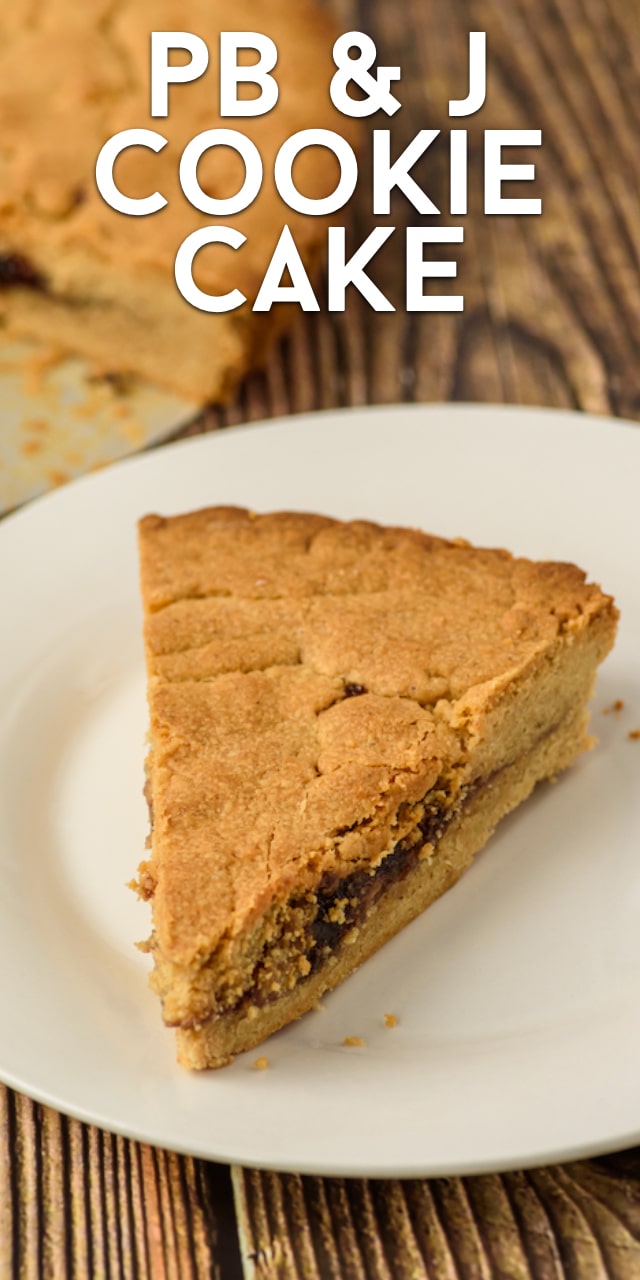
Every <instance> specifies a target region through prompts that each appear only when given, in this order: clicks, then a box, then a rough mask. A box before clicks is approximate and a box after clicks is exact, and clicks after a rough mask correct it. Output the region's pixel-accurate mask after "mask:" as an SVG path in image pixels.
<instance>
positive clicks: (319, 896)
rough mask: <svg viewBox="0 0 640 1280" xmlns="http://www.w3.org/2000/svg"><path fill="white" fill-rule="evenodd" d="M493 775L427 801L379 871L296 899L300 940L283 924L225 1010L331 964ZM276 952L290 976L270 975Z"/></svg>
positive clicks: (263, 1000) (326, 883)
mask: <svg viewBox="0 0 640 1280" xmlns="http://www.w3.org/2000/svg"><path fill="white" fill-rule="evenodd" d="M493 776H494V775H491V777H489V778H484V779H481V780H479V781H478V782H476V783H474V784H473V785H472V786H471V787H467V789H466V790H465V792H464V794H463V796H462V798H461V800H460V801H459V802H458V804H457V805H455V806H454V807H452V808H449V809H443V808H441V807H439V806H438V807H436V806H435V805H434V806H427V807H426V808H425V813H424V816H423V817H422V818H421V819H420V821H419V822H418V823H417V824H416V827H415V828H414V831H413V832H412V833H411V835H410V836H405V837H404V839H403V840H401V841H399V843H398V844H397V845H396V846H395V848H394V849H392V850H391V852H390V853H388V854H387V856H386V857H385V858H384V859H383V860H382V862H381V863H380V864H379V865H378V866H377V867H376V868H375V870H374V871H367V870H362V869H361V870H358V871H353V872H351V874H350V875H348V876H344V877H342V878H338V877H337V876H335V875H333V876H325V877H324V878H323V879H322V880H321V881H320V883H319V886H318V888H317V889H316V891H315V892H314V893H313V894H309V895H307V896H306V897H305V898H300V899H292V900H291V901H290V902H289V904H288V908H287V914H289V915H290V916H291V917H295V916H296V915H297V916H298V918H300V917H305V916H306V923H305V928H304V932H303V934H302V937H301V935H300V933H298V934H297V937H296V943H295V945H294V946H288V939H287V934H286V928H284V929H283V931H282V932H281V933H280V934H279V936H278V937H277V938H274V940H273V941H272V942H271V943H270V944H268V946H267V947H266V948H265V952H264V955H263V957H262V958H261V959H260V961H259V962H258V964H257V966H256V969H255V971H254V977H253V982H252V983H251V986H250V987H249V988H248V989H247V990H246V991H245V992H244V993H243V995H242V996H241V998H240V999H239V1000H236V1001H235V1002H234V1003H233V1005H232V1006H231V1007H227V1008H226V1009H225V1010H224V1014H229V1013H235V1012H237V1011H238V1010H240V1009H242V1008H246V1007H249V1006H251V1005H253V1006H254V1007H258V1008H261V1007H263V1006H264V1005H267V1004H271V1003H273V1001H274V1000H277V999H279V998H281V996H282V995H283V994H285V992H286V991H287V990H291V989H293V987H294V986H298V985H299V983H300V982H304V980H305V979H306V978H308V977H310V976H311V975H312V974H313V973H315V972H317V971H318V970H319V969H321V968H322V967H323V966H324V965H325V964H327V962H328V961H329V960H330V958H331V956H333V955H335V953H336V952H337V951H338V950H339V949H340V948H341V947H342V946H343V945H344V944H345V942H349V941H350V939H349V935H350V934H352V933H353V931H354V930H357V929H358V928H359V927H360V926H361V925H362V924H363V923H364V921H365V920H366V919H367V917H368V915H369V913H370V912H371V910H372V909H373V908H375V906H376V904H377V903H378V902H379V900H380V899H381V898H382V897H383V896H384V894H385V893H386V892H387V891H388V890H389V889H390V888H391V887H392V886H393V885H397V884H399V883H401V882H402V881H403V880H405V879H406V878H407V877H408V876H409V875H410V874H411V872H412V871H413V870H414V868H415V867H416V866H417V864H418V862H420V861H421V860H423V859H424V858H425V851H426V850H428V855H429V856H430V855H431V854H432V852H433V850H434V849H435V847H436V845H437V843H438V841H439V840H440V838H441V836H442V835H443V834H444V831H445V830H446V828H447V827H448V826H449V824H450V823H451V821H452V820H453V818H454V817H456V816H457V815H458V814H459V813H460V811H461V809H462V808H463V807H464V805H465V804H466V803H467V802H468V801H469V800H470V798H471V796H472V795H475V794H476V792H477V791H479V790H480V788H481V787H483V786H486V785H488V783H489V782H490V781H491V780H492V778H493ZM276 952H278V953H280V955H281V956H282V968H283V974H284V973H285V971H286V970H287V968H288V970H289V973H288V977H289V981H283V982H282V983H279V982H276V983H274V982H273V981H272V980H271V979H272V977H273V973H274V963H273V962H274V953H276ZM283 953H284V954H283ZM287 953H288V955H287ZM224 1014H223V1016H224ZM213 1016H215V1015H213Z"/></svg>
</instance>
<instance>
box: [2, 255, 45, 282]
mask: <svg viewBox="0 0 640 1280" xmlns="http://www.w3.org/2000/svg"><path fill="white" fill-rule="evenodd" d="M16 285H22V287H23V288H26V289H41V290H45V289H46V281H45V278H44V276H43V275H42V274H41V272H40V271H37V270H36V268H35V267H34V266H33V265H32V263H30V262H29V259H28V258H24V257H23V256H22V254H19V253H0V289H3V288H4V289H10V288H13V287H14V286H16Z"/></svg>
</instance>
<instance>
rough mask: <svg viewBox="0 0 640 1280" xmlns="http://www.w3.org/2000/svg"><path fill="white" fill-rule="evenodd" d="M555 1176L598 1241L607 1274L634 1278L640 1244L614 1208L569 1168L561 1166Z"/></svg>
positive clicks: (638, 1271) (639, 1268) (626, 1279)
mask: <svg viewBox="0 0 640 1280" xmlns="http://www.w3.org/2000/svg"><path fill="white" fill-rule="evenodd" d="M553 1176H554V1177H555V1180H556V1182H557V1183H558V1185H559V1186H561V1187H562V1189H563V1191H564V1192H565V1193H566V1195H567V1197H568V1198H569V1199H570V1200H571V1201H572V1203H573V1204H574V1205H576V1207H577V1208H578V1209H579V1211H580V1212H581V1213H582V1215H583V1218H584V1220H585V1222H586V1223H587V1225H588V1226H589V1229H590V1231H591V1233H592V1235H593V1237H594V1240H595V1241H596V1242H597V1245H598V1248H599V1250H600V1254H601V1256H602V1258H603V1261H604V1265H605V1269H606V1271H607V1274H608V1275H610V1276H611V1277H613V1278H614V1280H634V1277H635V1276H637V1275H638V1274H640V1244H639V1243H638V1241H637V1240H634V1238H633V1236H632V1235H631V1233H630V1232H629V1231H628V1230H627V1228H626V1226H625V1224H624V1222H623V1221H621V1219H620V1218H619V1217H618V1215H617V1214H616V1212H615V1211H614V1209H613V1208H612V1207H611V1206H610V1205H607V1204H606V1203H605V1202H604V1201H603V1200H602V1198H601V1197H600V1196H597V1195H595V1194H594V1193H593V1191H592V1190H591V1189H589V1188H588V1187H586V1186H584V1185H581V1183H580V1182H579V1181H577V1180H576V1179H575V1178H573V1177H572V1176H571V1173H570V1172H569V1171H568V1170H565V1169H563V1168H562V1167H558V1168H557V1169H555V1170H554V1174H553Z"/></svg>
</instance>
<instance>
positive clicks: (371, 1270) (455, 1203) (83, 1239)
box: [0, 0, 640, 1280]
mask: <svg viewBox="0 0 640 1280" xmlns="http://www.w3.org/2000/svg"><path fill="white" fill-rule="evenodd" d="M333 8H334V10H335V12H336V16H337V18H338V20H339V22H340V24H341V26H342V28H343V29H344V30H348V29H354V28H359V29H365V30H367V31H369V32H370V33H371V34H372V35H374V37H375V38H376V39H377V41H378V46H379V51H380V55H381V59H382V61H383V62H385V63H388V64H395V63H400V64H401V66H402V68H403V73H404V74H403V81H402V89H401V96H402V99H403V102H404V107H403V110H402V111H401V112H400V113H399V115H398V117H396V120H395V122H394V131H395V134H396V140H397V144H398V145H399V144H401V143H402V144H404V143H406V142H407V141H408V140H409V139H410V138H411V137H412V136H413V134H414V133H415V132H417V130H418V129H419V128H422V127H429V126H433V127H437V126H438V125H440V126H442V127H445V128H446V126H447V120H446V102H447V100H448V98H450V97H464V96H465V93H466V86H465V62H466V46H467V32H468V31H469V30H476V29H481V30H486V32H487V36H488V48H489V65H490V71H489V93H488V100H487V104H486V107H485V108H484V110H483V112H482V114H481V115H480V116H479V117H472V118H471V119H469V120H468V121H461V122H460V121H459V122H457V123H458V124H467V125H468V127H469V129H470V131H471V167H472V179H471V186H472V192H473V195H472V202H471V210H472V211H471V214H470V216H469V217H468V218H467V219H466V221H465V241H466V242H465V246H464V249H463V250H462V251H461V252H460V253H459V255H458V256H459V282H460V287H461V290H462V292H463V293H464V295H465V311H464V313H463V314H448V315H447V314H440V315H416V314H414V315H411V316H407V314H406V313H405V311H404V307H403V262H402V237H401V236H400V235H396V236H395V237H394V238H393V240H392V242H391V247H390V249H389V252H388V253H387V254H386V255H384V254H383V255H381V261H380V267H379V270H378V272H377V276H376V278H377V280H378V283H379V284H380V286H381V287H382V288H384V290H385V292H387V294H388V295H389V296H390V297H391V299H392V301H394V303H395V304H396V306H397V307H398V310H397V312H396V313H395V314H376V313H374V312H372V311H371V310H370V309H369V308H368V307H367V306H366V305H365V304H364V303H362V301H361V300H359V299H358V297H354V298H351V299H350V300H349V304H348V309H347V312H346V313H345V314H344V315H327V314H326V313H325V312H323V313H321V314H320V315H317V316H307V317H302V318H301V319H300V320H299V322H298V323H297V324H296V326H295V328H294V330H293V331H292V332H291V334H290V336H289V337H288V338H287V339H286V341H285V342H284V343H283V344H282V345H281V346H280V347H279V348H278V349H277V350H276V351H275V352H274V353H273V355H272V357H271V359H270V361H269V364H268V366H267V368H266V370H265V371H264V372H263V373H260V374H257V375H255V376H254V377H252V378H251V379H250V380H249V381H248V382H247V383H246V384H245V385H244V386H243V388H242V389H241V391H240V393H239V394H238V396H237V399H236V400H235V401H234V403H233V404H231V405H229V406H228V407H227V408H225V409H220V410H218V409H214V410H210V411H208V412H206V413H205V414H203V415H202V416H201V417H200V418H199V419H198V420H197V421H196V422H194V423H193V425H192V426H191V427H190V428H189V429H188V430H187V431H186V432H184V433H183V434H187V435H188V434H193V433H196V432H201V431H207V430H213V429H217V428H226V427H231V426H233V425H235V424H236V423H239V422H246V421H249V420H253V419H261V418H268V417H271V416H273V415H277V414H285V413H291V412H299V411H301V410H309V409H318V408H332V407H335V406H346V405H361V404H376V403H391V402H394V401H409V400H419V401H427V400H430V401H437V400H440V401H441V400H467V401H469V400H484V401H494V402H495V401H510V402H516V403H520V404H537V405H554V406H560V407H567V408H577V409H582V410H589V411H593V412H596V413H613V414H620V415H624V416H626V417H631V418H633V417H639V416H640V359H639V353H640V205H639V201H638V198H639V194H640V193H639V185H640V184H639V182H638V178H639V175H640V153H639V150H638V140H637V139H638V131H639V130H640V3H638V0H393V3H392V0H370V2H369V3H367V2H366V0H362V2H361V3H359V4H358V3H356V0H333ZM376 123H378V124H380V123H382V124H383V125H386V120H385V121H383V122H380V121H378V122H376ZM487 127H506V128H541V129H542V130H543V133H544V140H545V141H544V147H543V149H542V151H541V152H540V153H539V154H538V153H537V152H536V153H533V154H532V156H531V158H532V159H535V160H536V162H537V165H538V183H537V192H539V193H540V194H541V195H542V197H543V200H544V213H543V216H542V217H541V218H535V217H512V218H505V217H501V218H499V219H496V218H489V217H484V216H482V214H481V213H480V212H479V208H480V202H481V200H480V196H479V194H478V193H481V189H482V187H481V143H482V133H481V131H482V129H483V128H487ZM364 169H365V173H364V176H363V182H362V191H361V197H360V199H359V203H358V205H357V207H356V210H355V215H354V227H353V234H354V243H356V242H357V243H359V242H360V240H362V239H364V237H365V235H366V234H367V231H368V229H369V227H370V224H371V215H370V211H369V210H370V196H369V189H368V184H367V178H366V172H367V166H366V164H365V166H364ZM428 173H429V194H431V196H432V198H433V199H435V200H436V203H437V202H438V193H440V194H441V196H442V197H443V199H444V200H446V192H447V165H446V153H445V150H444V149H441V151H438V150H437V147H434V151H433V158H432V159H430V161H429V166H428ZM520 194H523V195H527V194H531V192H530V191H528V190H527V189H523V190H522V192H521V193H520ZM418 221H419V219H418V218H417V216H416V215H415V213H412V211H411V209H410V208H409V206H408V205H407V204H406V202H404V201H403V200H399V201H398V202H397V205H396V208H395V209H394V220H393V222H394V225H395V226H397V227H398V228H402V227H403V226H404V225H406V224H407V223H408V222H412V223H415V222H418ZM456 252H457V250H456ZM450 283H451V282H447V284H450ZM452 291H455V287H453V288H452ZM568 479H569V480H570V477H569V478H568ZM639 1113H640V1084H639ZM243 1262H244V1266H245V1274H249V1275H251V1274H255V1275H256V1276H258V1277H260V1278H261V1280H266V1278H267V1277H283V1278H288V1277H300V1280H324V1277H332V1278H333V1277H335V1280H338V1278H340V1280H343V1278H344V1280H347V1278H348V1280H369V1278H371V1280H391V1278H393V1280H396V1278H397V1280H409V1278H410V1277H411V1280H413V1278H414V1277H415V1278H416V1280H419V1278H421V1277H425V1280H426V1278H427V1277H428V1278H429V1280H507V1278H508V1280H529V1278H533V1277H535V1278H536V1280H552V1278H553V1280H561V1278H562V1277H567V1280H599V1278H600V1277H616V1278H618V1277H619V1280H632V1278H633V1277H639V1276H640V1153H638V1152H636V1153H633V1152H627V1153H625V1154H622V1155H619V1156H613V1157H609V1158H606V1159H601V1160H593V1161H584V1162H581V1163H579V1164H571V1165H566V1166H562V1167H561V1166H555V1167H553V1168H547V1169H540V1170H536V1171H533V1172H528V1173H522V1172H518V1173H509V1174H505V1175H503V1176H493V1175H492V1176H483V1177H477V1178H462V1179H459V1178H441V1179H434V1180H431V1181H423V1182H419V1181H417V1182H406V1183H401V1182H397V1181H389V1182H368V1181H365V1180H353V1181H345V1180H342V1179H338V1178H335V1179H331V1178H328V1179H321V1178H311V1177H306V1178H300V1177H298V1176H295V1175H288V1176H279V1175H275V1174H265V1173H259V1172H251V1171H244V1170H242V1169H234V1170H231V1171H230V1170H229V1169H227V1168H225V1167H223V1166H218V1165H214V1164H208V1163H206V1162H204V1161H198V1160H192V1159H186V1158H181V1157H179V1156H176V1155H174V1154H171V1153H167V1152H164V1151H160V1150H154V1149H151V1148H149V1147H145V1146H141V1145H138V1144H137V1143H135V1142H129V1141H127V1140H125V1139H123V1138H119V1137H118V1138H116V1137H113V1136H112V1135H110V1134H107V1133H102V1132H100V1131H99V1130H97V1129H94V1128H91V1127H88V1126H85V1125H82V1124H80V1123H78V1122H76V1121H73V1120H67V1119H65V1118H64V1117H62V1116H59V1115H57V1114H55V1113H54V1112H52V1111H50V1110H47V1109H46V1108H45V1107H41V1106H38V1105H35V1104H33V1103H32V1102H30V1101H28V1100H27V1099H26V1098H23V1097H20V1096H17V1095H16V1094H14V1093H12V1092H11V1091H8V1090H0V1280H5V1277H9V1276H11V1275H12V1274H17V1275H19V1276H21V1277H22V1276H24V1277H37V1276H41V1275H43V1276H48V1277H63V1276H67V1275H73V1276H77V1277H80V1278H84V1277H91V1278H93V1277H102V1276H109V1277H120V1276H123V1277H132V1278H133V1277H138V1276H142V1277H145V1276H150V1277H154V1280H155V1278H156V1277H165V1276H166V1277H170V1278H172V1277H205V1276H207V1277H209V1276H221V1277H223V1278H224V1280H226V1278H227V1277H228V1278H229V1280H233V1277H236V1276H240V1275H242V1265H243Z"/></svg>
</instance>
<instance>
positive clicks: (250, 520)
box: [140, 507, 610, 962]
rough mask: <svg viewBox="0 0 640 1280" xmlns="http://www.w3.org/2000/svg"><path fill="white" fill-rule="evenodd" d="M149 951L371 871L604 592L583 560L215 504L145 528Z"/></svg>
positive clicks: (208, 937)
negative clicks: (474, 733)
mask: <svg viewBox="0 0 640 1280" xmlns="http://www.w3.org/2000/svg"><path fill="white" fill-rule="evenodd" d="M140 554H141V572H142V593H143V600H144V605H145V638H146V654H147V669H148V676H149V703H150V712H151V736H152V752H151V755H150V772H151V782H152V788H151V789H152V794H153V815H154V816H153V822H154V830H153V858H152V861H151V863H150V864H149V866H148V867H147V868H146V872H145V873H146V874H150V876H151V880H152V888H153V889H155V894H154V921H155V928H156V933H157V935H158V941H159V943H160V945H161V947H162V949H163V951H164V952H165V954H170V955H171V956H172V958H173V959H175V960H180V961H182V962H189V961H190V960H194V961H195V960H196V958H197V957H198V956H201V957H202V956H205V955H206V954H207V953H208V952H209V951H210V950H211V948H212V946H213V945H214V944H215V943H216V942H217V941H218V940H219V938H220V937H221V935H222V934H223V933H224V932H225V931H228V932H229V931H230V936H232V935H233V932H234V930H236V931H240V930H242V929H243V928H245V927H246V925H247V923H248V922H250V921H251V920H252V919H255V918H256V916H257V915H258V914H259V913H260V912H261V910H263V909H264V907H265V906H266V905H267V904H268V903H269V902H270V901H271V900H272V899H273V898H274V897H276V898H282V899H286V898H287V897H288V896H289V894H291V893H292V892H294V890H295V891H296V892H304V891H305V890H306V889H311V888H313V886H314V885H315V884H317V883H318V881H319V880H320V879H321V877H322V876H323V875H326V874H335V875H338V876H344V875H347V874H349V873H350V872H351V871H353V870H355V869H357V868H358V867H361V866H365V865H367V866H369V867H375V865H376V864H377V862H379V861H380V860H381V859H382V857H383V856H384V855H385V854H386V853H387V852H388V851H389V849H390V848H392V847H393V846H395V845H396V844H397V843H398V841H399V840H401V839H403V838H404V837H405V836H406V835H407V834H408V833H409V832H410V831H411V830H412V829H413V828H414V827H415V824H416V821H419V819H420V816H421V810H420V806H421V805H422V803H423V801H424V799H425V796H426V795H427V794H428V793H430V792H433V793H434V794H437V795H438V797H439V803H440V804H441V805H442V806H443V807H444V808H446V807H447V806H450V805H452V804H454V803H455V801H456V798H457V797H458V796H459V795H460V794H461V793H462V791H463V788H464V787H465V785H468V784H469V782H470V781H472V780H473V761H471V763H470V761H469V749H468V746H469V744H468V741H467V735H466V728H465V725H466V724H467V716H468V712H469V708H470V707H472V708H473V711H474V715H475V716H476V721H477V717H478V715H479V714H482V712H483V710H484V709H485V708H486V707H488V706H490V705H491V704H492V703H493V702H495V700H496V699H497V698H499V697H500V694H501V692H502V691H503V690H504V689H505V688H506V687H507V686H508V685H509V684H510V683H513V682H514V681H517V680H519V679H521V678H522V676H523V675H524V674H525V673H526V672H527V670H528V669H529V668H530V667H531V665H532V664H535V663H536V662H537V661H539V660H540V658H541V655H544V654H546V653H549V651H550V649H551V648H552V647H553V645H554V643H555V642H556V641H557V639H558V637H560V636H562V635H565V634H566V633H567V632H568V631H571V629H576V628H578V629H579V628H581V627H584V626H585V625H587V624H588V620H589V618H590V616H591V615H593V614H595V613H597V612H598V610H600V609H602V608H603V606H604V607H607V606H608V604H610V601H609V598H608V597H605V596H603V595H602V593H601V592H600V590H599V588H598V587H595V586H592V585H588V584H586V583H585V577H584V574H583V573H582V572H581V571H580V570H579V569H577V568H576V567H575V566H574V565H566V564H552V563H534V562H531V561H528V560H522V559H515V558H514V557H513V556H512V555H510V554H509V553H508V552H506V551H502V550H482V549H478V548H474V547H472V546H470V545H469V544H467V543H465V542H464V541H462V540H455V541H447V540H445V539H441V538H435V537H431V536H429V535H427V534H424V533H420V532H418V531H415V530H411V529H398V528H383V527H380V526H378V525H375V524H371V523H368V522H365V521H352V522H346V523H342V522H340V521H336V520H332V519H329V518H325V517H321V516H314V515H302V514H296V513H278V514H273V515H264V516H260V515H254V514H253V513H251V512H248V511H246V510H243V509H236V508H222V507H220V508H211V509H208V510H204V511H197V512H193V513H191V514H189V515H185V516H177V517H173V518H168V519H165V518H163V517H160V516H147V517H146V518H145V519H144V520H142V521H141V524H140Z"/></svg>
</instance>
